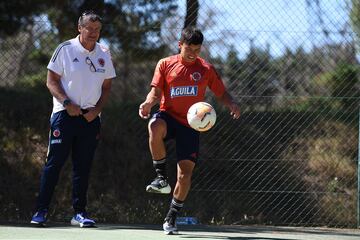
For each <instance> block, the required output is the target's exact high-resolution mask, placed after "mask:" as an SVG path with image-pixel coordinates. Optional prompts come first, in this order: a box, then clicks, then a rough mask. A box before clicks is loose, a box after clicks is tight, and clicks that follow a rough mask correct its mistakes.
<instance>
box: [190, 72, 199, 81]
mask: <svg viewBox="0 0 360 240" xmlns="http://www.w3.org/2000/svg"><path fill="white" fill-rule="evenodd" d="M191 78H192V80H194V82H197V81H200V79H201V74H200V73H199V72H194V73H192V74H191Z"/></svg>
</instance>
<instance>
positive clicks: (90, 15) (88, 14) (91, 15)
mask: <svg viewBox="0 0 360 240" xmlns="http://www.w3.org/2000/svg"><path fill="white" fill-rule="evenodd" d="M85 19H86V21H91V22H100V23H102V19H101V17H100V16H99V15H98V14H96V13H95V12H94V11H93V10H87V11H85V12H83V13H82V14H81V15H80V17H79V21H78V24H79V25H80V26H84V24H85V22H86V21H85Z"/></svg>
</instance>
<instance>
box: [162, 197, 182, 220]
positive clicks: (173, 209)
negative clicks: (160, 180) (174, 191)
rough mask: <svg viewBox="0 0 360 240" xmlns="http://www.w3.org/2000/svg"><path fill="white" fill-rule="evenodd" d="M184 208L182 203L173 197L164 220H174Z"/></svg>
mask: <svg viewBox="0 0 360 240" xmlns="http://www.w3.org/2000/svg"><path fill="white" fill-rule="evenodd" d="M183 206H184V201H180V200H178V199H176V198H174V197H173V199H172V200H171V203H170V209H169V211H168V213H167V214H166V219H171V218H176V216H177V214H178V213H179V212H180V210H181V209H182V208H183Z"/></svg>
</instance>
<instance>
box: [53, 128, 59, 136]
mask: <svg viewBox="0 0 360 240" xmlns="http://www.w3.org/2000/svg"><path fill="white" fill-rule="evenodd" d="M53 136H54V137H59V136H60V130H59V129H55V130H54V131H53Z"/></svg>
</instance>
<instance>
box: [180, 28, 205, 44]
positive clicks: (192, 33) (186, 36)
mask: <svg viewBox="0 0 360 240" xmlns="http://www.w3.org/2000/svg"><path fill="white" fill-rule="evenodd" d="M203 41H204V35H203V34H202V32H201V31H200V30H199V29H197V28H195V27H186V28H184V29H183V30H182V32H181V37H180V42H182V43H186V44H187V45H190V44H193V45H199V44H202V43H203Z"/></svg>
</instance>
